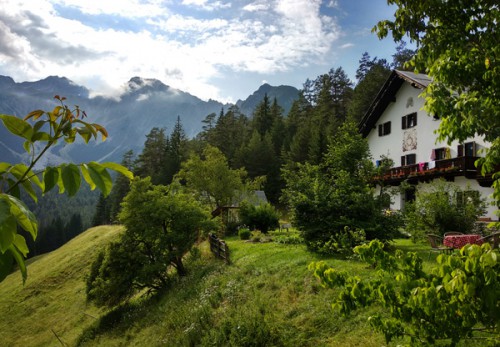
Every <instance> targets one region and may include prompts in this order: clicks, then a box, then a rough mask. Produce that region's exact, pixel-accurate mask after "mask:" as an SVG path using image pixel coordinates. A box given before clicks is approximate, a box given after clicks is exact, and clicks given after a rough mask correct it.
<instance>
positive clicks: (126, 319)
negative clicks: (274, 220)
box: [0, 226, 433, 347]
mask: <svg viewBox="0 0 500 347" xmlns="http://www.w3.org/2000/svg"><path fill="white" fill-rule="evenodd" d="M120 230H121V228H120V227H111V226H103V227H97V228H92V229H89V230H88V231H86V232H85V233H83V234H81V235H80V236H78V237H77V238H75V239H74V240H72V241H71V242H69V243H68V244H66V245H65V246H63V247H61V248H60V249H58V250H56V251H54V252H52V253H49V254H47V255H44V256H42V257H40V258H38V259H34V260H33V261H32V263H31V264H30V265H29V267H28V271H29V277H28V281H27V283H26V285H25V286H24V287H23V286H22V280H21V277H20V275H19V273H15V274H12V275H10V276H9V277H8V278H7V279H6V280H5V281H4V282H2V283H0V326H2V336H1V342H0V345H2V346H23V347H25V346H62V345H67V346H148V347H149V346H381V345H385V343H384V340H383V337H382V336H381V335H380V334H376V333H373V332H372V331H371V329H370V328H369V326H368V323H367V317H368V316H370V315H371V314H373V313H374V312H375V310H379V308H371V309H369V310H360V312H357V314H355V315H353V316H351V317H347V318H345V317H341V316H339V315H338V314H336V313H333V312H332V310H331V306H330V305H331V302H332V300H333V298H334V297H335V296H336V293H335V291H334V290H327V289H324V288H322V287H321V286H320V285H319V284H318V282H317V281H316V279H315V278H314V277H313V276H312V274H311V273H310V272H309V271H308V270H307V265H308V264H309V263H310V262H311V261H316V260H320V259H321V258H320V257H319V256H317V255H314V254H311V253H309V252H307V251H306V249H305V247H304V246H303V245H284V244H277V243H259V244H254V243H247V242H244V241H241V240H238V239H236V238H232V239H231V238H230V239H228V240H227V241H228V245H229V248H230V250H231V260H232V264H231V265H226V264H224V263H223V262H222V261H220V260H218V259H214V257H213V256H212V255H211V254H210V251H209V249H208V245H207V244H206V243H203V244H202V245H201V246H200V250H201V252H200V256H199V257H191V258H189V257H188V258H189V259H187V266H188V269H189V274H188V276H186V277H184V278H182V279H180V280H178V279H176V280H175V281H173V283H172V284H171V287H170V288H168V289H167V290H166V291H165V292H164V293H159V294H156V295H154V296H148V295H142V296H139V297H137V298H135V299H134V300H132V302H131V303H129V304H127V305H123V306H121V307H119V308H116V309H114V310H111V311H108V310H103V309H97V308H96V307H94V306H93V305H91V304H88V303H86V301H85V282H84V277H85V274H86V273H87V272H88V269H89V266H90V263H91V261H92V260H93V259H94V257H95V256H96V254H97V251H98V250H99V249H101V248H102V247H104V246H105V245H106V244H107V243H108V242H109V241H111V240H113V239H115V238H116V237H117V236H118V234H119V233H120ZM397 245H398V247H400V248H402V249H405V250H412V251H419V252H420V253H421V256H423V257H424V259H426V261H425V265H426V267H428V266H429V265H430V264H431V263H432V262H433V260H431V261H430V262H429V261H427V255H428V252H427V251H426V249H427V248H428V247H422V246H413V245H411V244H410V243H409V241H398V242H397ZM325 260H327V262H328V263H329V264H330V265H332V266H335V267H339V268H343V269H344V270H347V271H349V272H350V273H353V274H358V275H361V276H363V277H369V276H374V273H373V271H372V270H370V269H368V268H367V266H366V264H364V263H361V262H358V261H355V260H341V259H334V258H328V259H325ZM124 270H126V269H124Z"/></svg>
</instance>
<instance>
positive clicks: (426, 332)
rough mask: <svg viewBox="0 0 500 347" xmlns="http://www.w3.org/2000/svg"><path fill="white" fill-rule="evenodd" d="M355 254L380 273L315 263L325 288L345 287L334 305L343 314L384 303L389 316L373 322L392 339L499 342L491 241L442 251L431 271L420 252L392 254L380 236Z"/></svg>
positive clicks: (498, 282)
mask: <svg viewBox="0 0 500 347" xmlns="http://www.w3.org/2000/svg"><path fill="white" fill-rule="evenodd" d="M355 252H356V253H357V254H358V255H359V256H360V258H361V259H362V260H364V261H366V262H368V263H369V264H370V265H372V267H375V268H376V269H377V270H378V271H377V275H376V276H372V277H371V278H370V279H366V280H364V279H361V278H360V277H359V276H352V275H350V274H349V273H347V272H346V271H341V270H336V269H332V268H329V267H328V266H327V265H326V264H325V263H324V262H317V263H312V264H310V265H309V269H310V270H312V271H314V274H315V276H317V277H318V278H319V279H320V280H321V283H322V284H323V285H324V286H326V287H330V288H333V287H340V291H339V292H338V297H337V299H336V300H335V302H334V304H333V305H332V307H333V308H334V309H335V310H338V311H339V312H340V313H341V314H342V315H348V314H350V313H351V312H352V311H354V310H356V309H359V308H364V307H369V306H371V305H381V306H383V307H384V308H385V310H384V314H383V315H379V314H376V315H374V316H372V317H369V318H368V320H369V322H370V324H371V325H372V327H373V328H375V330H377V331H379V332H381V333H383V334H384V336H385V339H386V342H387V343H389V342H390V341H392V340H394V339H397V338H401V337H405V336H407V337H409V338H410V340H411V344H410V345H411V346H416V345H426V346H435V345H443V344H441V343H439V342H445V343H446V345H449V346H456V345H457V344H458V342H459V341H460V340H462V339H475V338H477V339H481V341H483V343H484V344H483V345H486V343H487V342H489V343H490V344H491V345H492V346H493V345H497V344H498V341H499V334H498V331H499V330H498V329H499V324H500V306H499V305H500V304H499V301H498V295H499V290H500V261H498V259H499V258H498V257H499V255H500V254H499V253H498V251H496V250H492V249H491V246H490V245H489V244H483V245H482V246H477V245H469V246H465V247H463V248H462V249H461V250H460V254H458V255H445V254H441V255H439V256H438V258H437V267H436V268H435V269H432V270H431V271H430V272H425V271H424V268H423V266H422V259H421V258H419V257H418V256H417V254H416V253H413V252H408V253H403V252H402V251H396V254H395V255H392V254H389V253H387V252H385V251H384V245H383V244H382V243H381V242H380V241H378V240H373V241H371V242H370V244H368V245H363V246H359V247H356V248H355ZM439 340H444V341H439ZM488 340H489V341H488Z"/></svg>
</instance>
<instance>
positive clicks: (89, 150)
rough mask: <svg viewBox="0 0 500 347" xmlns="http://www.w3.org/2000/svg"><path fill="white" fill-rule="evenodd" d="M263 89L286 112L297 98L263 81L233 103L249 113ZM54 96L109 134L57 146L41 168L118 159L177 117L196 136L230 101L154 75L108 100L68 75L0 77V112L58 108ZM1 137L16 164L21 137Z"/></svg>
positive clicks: (133, 81)
mask: <svg viewBox="0 0 500 347" xmlns="http://www.w3.org/2000/svg"><path fill="white" fill-rule="evenodd" d="M266 93H267V94H268V97H270V98H272V99H273V98H274V97H276V98H277V99H278V103H280V105H281V106H282V107H283V109H284V110H285V112H288V110H289V109H290V107H291V104H292V103H293V100H294V97H297V96H298V90H297V89H296V88H294V87H290V86H279V87H273V86H270V85H269V84H264V85H262V86H261V87H259V89H258V90H256V91H255V92H254V93H253V94H251V95H250V96H249V97H248V98H247V99H245V100H243V101H241V100H238V102H237V103H236V105H237V106H238V107H240V110H241V112H242V113H243V114H246V115H247V116H249V117H251V116H252V113H253V109H254V108H255V106H256V105H257V104H258V103H259V102H260V101H261V100H262V99H263V98H264V95H265V94H266ZM54 95H60V96H61V97H62V96H64V97H66V101H65V102H66V104H67V105H68V107H73V106H74V105H78V106H79V108H80V109H82V110H84V111H85V112H86V114H87V115H88V116H89V121H90V122H92V123H98V124H101V125H103V126H104V127H106V129H107V130H108V132H109V135H110V136H109V138H108V140H107V141H105V142H101V141H100V140H99V141H94V142H91V143H89V144H87V145H86V146H83V145H81V143H83V142H81V143H80V142H77V143H76V144H75V145H72V146H68V147H66V146H64V144H58V145H57V146H55V147H54V148H51V150H50V153H47V156H46V157H47V158H49V159H48V160H46V162H44V163H41V166H46V165H50V164H59V163H60V162H66V161H70V162H75V163H78V162H86V161H90V160H94V161H101V160H106V161H117V162H119V161H121V158H122V156H123V154H124V153H125V152H127V151H128V150H133V151H134V152H135V153H136V154H137V153H139V152H140V151H141V150H142V147H143V144H144V141H145V140H146V135H147V134H148V133H149V132H150V130H151V129H152V128H153V127H158V128H165V129H166V133H167V134H168V133H170V131H171V130H172V129H173V127H174V125H175V122H176V121H177V118H178V117H180V119H181V123H182V126H183V128H184V130H185V132H186V135H187V136H188V137H194V136H195V135H197V134H198V133H199V132H200V131H201V130H202V124H203V123H202V120H203V119H205V117H206V116H207V115H208V114H210V113H216V114H219V112H220V110H221V109H228V108H229V106H231V105H232V104H228V103H222V102H219V101H217V100H212V99H211V100H208V101H204V100H202V99H200V98H198V97H197V96H194V95H191V94H189V93H187V92H184V91H182V90H179V89H176V88H173V87H170V86H168V85H166V84H164V83H163V82H162V81H160V80H158V79H154V78H143V77H139V76H134V77H132V78H130V79H129V81H128V82H127V83H126V84H125V87H124V89H123V91H122V92H121V94H120V95H119V97H118V98H112V97H106V96H102V95H101V96H91V91H90V90H89V89H88V88H86V87H85V86H81V85H78V84H76V83H74V82H73V81H71V80H70V79H68V78H66V77H61V76H48V77H46V78H44V79H41V80H39V81H30V82H15V80H14V79H13V78H12V77H10V76H3V75H0V113H4V114H12V115H16V116H18V117H24V116H25V115H26V114H28V113H29V112H31V111H33V110H36V109H42V110H51V109H52V108H54V107H55V106H57V100H54V99H53V98H54ZM272 99H271V100H272ZM280 99H281V100H283V105H282V104H281V102H280ZM238 103H239V104H238ZM285 114H286V113H285ZM0 141H1V142H2V145H3V146H5V147H6V148H8V149H9V150H2V151H0V161H9V162H18V161H19V157H24V158H25V160H26V159H27V157H26V153H24V150H23V147H22V140H21V139H20V138H17V137H15V136H13V135H11V134H10V133H9V132H8V131H7V130H6V129H5V128H3V127H0ZM3 146H2V147H3Z"/></svg>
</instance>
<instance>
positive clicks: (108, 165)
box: [101, 162, 134, 180]
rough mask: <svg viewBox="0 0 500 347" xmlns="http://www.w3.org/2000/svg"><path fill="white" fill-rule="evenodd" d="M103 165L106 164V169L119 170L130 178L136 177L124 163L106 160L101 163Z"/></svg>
mask: <svg viewBox="0 0 500 347" xmlns="http://www.w3.org/2000/svg"><path fill="white" fill-rule="evenodd" d="M101 166H104V167H105V168H106V169H111V170H113V171H116V172H119V173H121V174H122V175H123V176H125V177H127V178H128V179H130V180H131V179H133V178H134V174H133V173H132V172H131V171H130V170H128V169H127V168H126V167H125V166H123V165H120V164H117V163H113V162H106V163H101Z"/></svg>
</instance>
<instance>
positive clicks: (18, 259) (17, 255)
mask: <svg viewBox="0 0 500 347" xmlns="http://www.w3.org/2000/svg"><path fill="white" fill-rule="evenodd" d="M9 251H10V253H12V255H13V256H14V259H15V260H16V262H17V265H18V266H19V270H21V274H22V275H23V283H24V282H26V278H27V277H28V271H26V264H25V263H24V259H23V255H22V254H21V253H20V252H19V251H18V250H17V249H16V247H14V245H11V246H10V248H9Z"/></svg>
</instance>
